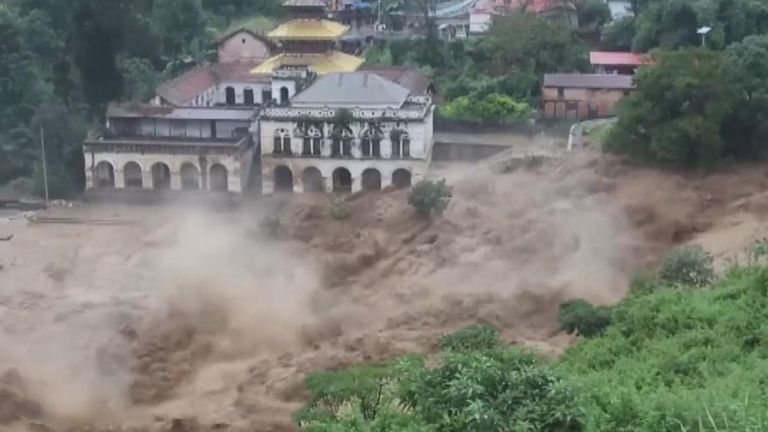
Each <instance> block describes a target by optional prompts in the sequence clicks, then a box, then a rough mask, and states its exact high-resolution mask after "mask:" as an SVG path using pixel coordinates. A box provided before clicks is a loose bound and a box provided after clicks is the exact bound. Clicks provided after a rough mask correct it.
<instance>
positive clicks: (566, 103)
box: [541, 73, 635, 120]
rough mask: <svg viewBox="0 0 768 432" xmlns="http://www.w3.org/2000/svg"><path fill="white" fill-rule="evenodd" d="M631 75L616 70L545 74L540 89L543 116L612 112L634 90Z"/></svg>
mask: <svg viewBox="0 0 768 432" xmlns="http://www.w3.org/2000/svg"><path fill="white" fill-rule="evenodd" d="M634 88H635V87H634V82H633V77H632V76H630V75H616V74H578V73H570V74H546V75H544V85H543V86H542V90H541V99H542V105H543V108H544V118H546V119H570V120H586V119H593V118H601V117H610V116H614V115H616V105H617V104H618V102H619V101H620V100H621V99H622V98H624V97H625V96H628V95H630V94H631V92H632V91H633V90H634Z"/></svg>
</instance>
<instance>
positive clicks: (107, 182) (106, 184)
mask: <svg viewBox="0 0 768 432" xmlns="http://www.w3.org/2000/svg"><path fill="white" fill-rule="evenodd" d="M94 184H95V185H96V187H97V188H100V189H109V188H113V187H115V169H114V168H113V167H112V164H111V163H109V162H107V161H101V162H99V163H98V164H97V165H96V173H95V179H94Z"/></svg>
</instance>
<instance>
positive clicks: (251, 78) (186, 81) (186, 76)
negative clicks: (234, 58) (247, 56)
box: [155, 63, 269, 106]
mask: <svg viewBox="0 0 768 432" xmlns="http://www.w3.org/2000/svg"><path fill="white" fill-rule="evenodd" d="M256 66H258V64H254V63H222V64H212V65H207V66H198V67H196V68H194V69H191V70H189V71H187V72H184V73H183V74H181V75H179V76H178V77H176V78H173V79H171V80H169V81H166V82H164V83H163V84H160V86H159V87H158V88H157V90H156V91H155V93H156V94H157V95H158V96H160V97H161V98H163V99H165V100H166V101H168V102H170V103H171V104H173V105H178V106H181V105H184V104H186V103H188V102H189V101H191V100H193V99H195V98H196V97H197V96H198V95H199V94H200V93H203V92H205V91H206V90H208V89H210V88H211V87H214V86H215V85H217V84H219V83H220V82H222V81H228V82H240V83H264V82H269V77H266V76H257V75H251V74H250V71H251V69H253V68H254V67H256Z"/></svg>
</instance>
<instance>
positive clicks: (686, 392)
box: [297, 257, 768, 432]
mask: <svg viewBox="0 0 768 432" xmlns="http://www.w3.org/2000/svg"><path fill="white" fill-rule="evenodd" d="M680 262H681V261H680V259H679V257H678V259H677V261H675V262H674V264H673V265H675V266H681V267H677V269H679V270H681V272H678V273H677V274H678V275H682V278H681V279H678V280H674V279H673V278H670V277H667V276H668V275H670V274H674V272H667V273H666V276H665V273H664V271H662V273H661V274H660V276H659V277H656V276H652V277H650V278H646V279H644V280H643V281H642V283H637V284H636V285H635V286H634V287H633V288H634V290H633V293H632V294H631V295H630V296H629V297H628V298H627V299H626V300H625V301H623V302H622V303H621V304H619V305H617V306H616V307H615V308H613V310H612V311H611V312H610V322H611V323H610V325H608V327H607V328H605V329H604V332H602V334H601V335H599V336H597V337H594V338H590V339H584V340H582V341H580V342H579V343H577V345H575V346H574V347H573V348H571V349H570V350H569V352H567V353H566V355H565V356H563V357H562V358H561V359H558V360H557V361H554V362H552V361H550V360H546V359H540V358H535V357H533V356H531V355H529V354H526V353H523V352H520V351H519V350H517V349H515V348H510V347H505V346H503V345H502V344H501V343H500V342H499V339H498V333H497V332H496V331H495V330H494V329H491V328H488V327H473V328H470V329H467V330H464V331H461V332H459V333H457V334H453V335H448V336H446V337H445V338H443V339H442V340H441V343H440V346H441V352H440V353H439V354H438V355H437V356H436V357H434V358H432V357H430V358H427V359H421V358H409V359H401V360H398V361H396V362H394V363H393V364H391V365H383V366H377V367H374V368H371V367H368V366H365V367H358V368H353V369H351V370H349V371H343V372H335V373H330V374H325V373H321V374H316V375H312V376H310V377H309V379H308V385H309V388H310V391H311V393H312V395H313V400H312V401H311V402H310V403H309V404H308V405H307V407H305V409H304V410H303V411H302V412H301V413H300V414H299V416H298V417H297V418H298V419H299V420H300V421H299V424H300V425H301V426H302V428H303V430H308V431H310V430H311V431H316V432H319V431H329V432H330V431H337V430H338V431H341V430H356V431H379V430H381V431H384V430H387V431H456V432H458V431H478V432H480V431H490V430H503V431H542V432H546V431H553V432H554V431H558V432H562V431H569V432H575V431H595V432H598V431H599V432H659V431H670V432H672V431H675V432H682V431H697V432H701V431H712V432H715V431H718V432H720V431H729V432H731V431H740V432H742V431H743V432H746V431H763V430H768V267H764V266H759V265H751V266H740V267H733V268H731V269H730V270H728V271H727V272H726V274H724V275H723V276H722V278H720V279H719V280H717V281H716V282H714V283H711V284H708V285H706V286H702V287H698V288H696V287H694V286H692V285H690V284H687V282H686V281H689V280H691V278H690V277H689V276H690V274H691V272H692V271H694V272H695V271H698V270H700V269H696V268H693V267H690V265H691V263H690V262H686V263H684V264H682V265H681V264H680ZM694 265H702V263H694ZM703 265H705V266H706V265H707V263H706V262H705V263H704V264H703ZM692 269H693V270H692ZM666 270H669V269H666ZM673 270H674V269H673ZM594 310H598V308H595V309H594ZM600 310H602V309H600ZM589 313H590V312H589V311H587V312H585V313H584V314H583V315H582V317H583V319H585V320H589V319H590V318H589V316H588V315H589ZM584 317H585V318H584ZM600 322H604V321H600Z"/></svg>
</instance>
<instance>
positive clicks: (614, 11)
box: [605, 0, 634, 20]
mask: <svg viewBox="0 0 768 432" xmlns="http://www.w3.org/2000/svg"><path fill="white" fill-rule="evenodd" d="M605 1H606V3H608V7H609V8H610V9H611V18H612V19H614V20H617V19H621V18H625V17H628V16H632V15H634V14H633V13H632V3H631V2H630V1H629V0H605Z"/></svg>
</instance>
